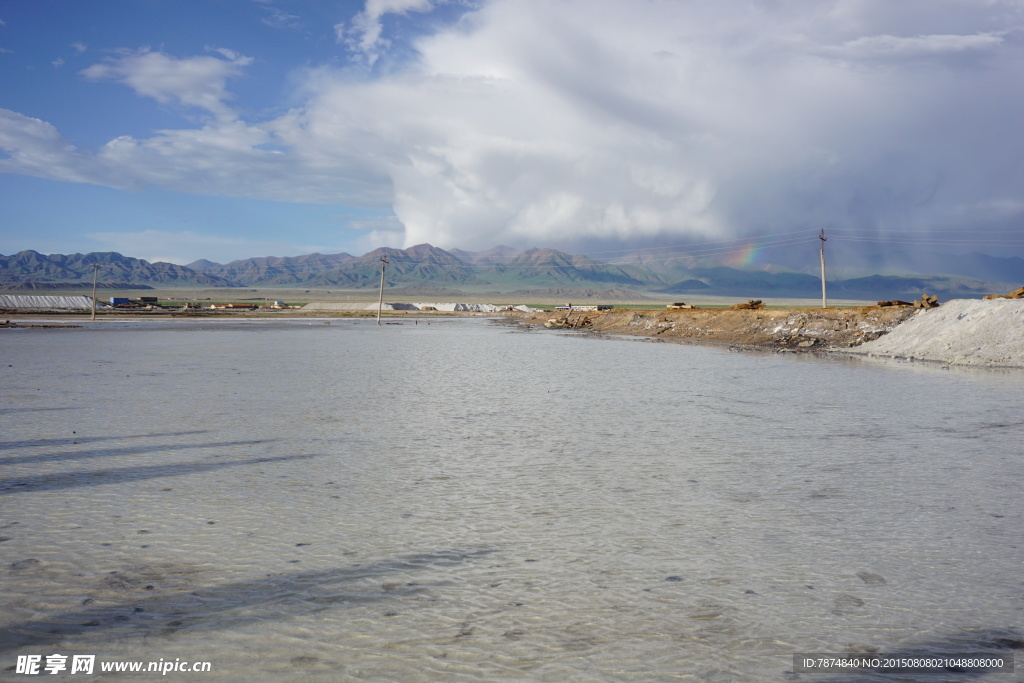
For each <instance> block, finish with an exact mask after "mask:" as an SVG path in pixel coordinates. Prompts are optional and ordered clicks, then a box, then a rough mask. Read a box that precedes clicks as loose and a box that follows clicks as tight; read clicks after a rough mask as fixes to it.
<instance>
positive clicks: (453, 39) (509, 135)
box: [0, 0, 1024, 263]
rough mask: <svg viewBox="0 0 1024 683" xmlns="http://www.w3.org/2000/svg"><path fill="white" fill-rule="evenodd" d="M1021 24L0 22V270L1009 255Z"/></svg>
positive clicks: (837, 16)
mask: <svg viewBox="0 0 1024 683" xmlns="http://www.w3.org/2000/svg"><path fill="white" fill-rule="evenodd" d="M1022 29H1024V2H1022V1H1021V0H992V1H990V2H984V3H979V2H977V1H976V0H901V1H900V2H892V1H891V0H748V1H746V2H743V3H723V2H720V0H558V1H557V2H552V1H551V0H366V1H365V2H361V1H360V2H357V1H344V2H325V1H322V0H321V1H315V2H314V1H308V0H103V1H102V2H81V1H73V0H32V1H31V2H15V1H12V0H7V1H6V2H0V202H2V205H3V207H4V210H3V212H2V216H0V253H5V254H10V253H14V252H16V251H19V250H22V249H36V250H38V251H43V252H47V253H71V252H76V251H77V252H87V251H119V252H121V253H124V254H126V255H130V256H136V257H139V258H146V259H148V260H168V261H172V262H177V263H188V262H190V261H192V260H195V259H199V258H207V259H210V260H214V261H220V262H225V261H229V260H232V259H236V258H246V257H251V256H269V255H277V256H287V255H298V254H304V253H310V252H313V251H320V252H324V253H333V252H339V251H347V252H349V253H353V254H361V253H364V252H366V251H369V250H370V249H373V248H375V247H377V246H383V245H387V246H399V247H400V246H411V245H413V244H418V243H422V242H430V243H431V244H435V245H437V246H441V247H446V248H451V247H459V248H463V249H486V248H489V247H492V246H496V245H498V244H510V245H513V246H518V247H528V246H553V247H557V248H563V249H567V250H572V251H608V250H613V249H620V248H627V247H631V246H644V247H653V246H657V245H660V244H664V245H669V244H672V245H676V244H685V243H701V242H710V241H714V240H737V239H753V238H756V237H758V236H765V235H768V236H770V235H778V234H780V233H789V232H790V231H801V230H804V231H808V234H810V232H811V231H817V230H818V229H819V228H822V227H824V228H826V229H827V230H830V231H832V232H831V234H833V235H834V236H835V239H836V240H837V241H842V239H843V238H844V236H845V237H849V238H850V240H849V244H851V245H853V244H856V243H857V242H856V240H855V239H854V238H857V239H861V240H864V239H867V240H869V241H868V242H862V243H863V244H865V245H870V247H871V249H872V250H873V252H877V251H878V250H879V249H880V248H882V247H884V246H885V240H886V239H894V238H895V239H903V238H907V237H908V236H909V237H913V238H914V239H915V240H917V241H918V242H919V243H920V244H919V245H918V246H915V247H913V248H914V249H918V248H922V249H923V248H934V249H939V250H943V251H952V252H957V251H962V252H967V251H972V250H980V251H985V252H988V253H992V254H995V255H1008V254H1015V255H1019V254H1021V253H1024V252H1022V247H1024V168H1022V162H1021V160H1022V159H1024V135H1022V134H1021V125H1022V124H1021V121H1024V88H1021V76H1022V74H1024V31H1022ZM865 248H867V247H865ZM767 251H770V250H766V252H765V253H767ZM883 251H884V250H883Z"/></svg>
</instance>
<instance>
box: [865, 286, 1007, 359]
mask: <svg viewBox="0 0 1024 683" xmlns="http://www.w3.org/2000/svg"><path fill="white" fill-rule="evenodd" d="M848 351H849V352H850V353H860V354H867V355H872V356H888V357H900V358H914V359H918V360H930V361H938V362H942V363H949V364H951V365H988V366H1001V367H1024V299H982V300H976V299H955V300H953V301H949V302H947V303H944V304H942V305H941V306H939V307H938V308H931V309H922V310H921V311H919V312H918V313H917V315H915V316H914V317H912V318H910V319H909V320H907V321H906V322H904V323H902V324H900V325H899V326H898V327H896V329H894V330H893V331H892V332H890V333H889V334H887V335H885V336H883V337H880V338H878V339H876V340H875V341H871V342H867V343H865V344H861V345H860V346H858V347H855V348H852V349H848Z"/></svg>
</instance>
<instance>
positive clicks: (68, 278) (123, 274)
mask: <svg viewBox="0 0 1024 683" xmlns="http://www.w3.org/2000/svg"><path fill="white" fill-rule="evenodd" d="M93 264H99V266H100V268H99V271H98V273H97V274H98V275H99V276H100V277H102V278H103V280H104V281H107V282H110V281H117V282H121V283H130V284H139V285H161V286H165V287H166V286H172V287H173V286H181V285H201V286H204V287H231V286H233V285H234V283H233V282H230V281H228V280H226V279H224V278H221V277H217V276H215V275H207V274H205V273H198V272H196V271H194V270H192V269H191V268H188V267H186V266H179V265H177V264H174V263H165V262H163V261H158V262H156V263H150V262H149V261H145V260H143V259H137V258H132V257H130V256H122V255H121V254H118V253H117V252H116V251H96V252H90V253H88V254H67V255H65V254H40V253H39V252H37V251H32V250H26V251H20V252H18V253H17V254H14V255H12V256H3V255H0V284H19V283H30V282H36V283H39V284H42V283H47V282H67V283H75V282H90V283H91V282H92V280H93V273H94V269H93Z"/></svg>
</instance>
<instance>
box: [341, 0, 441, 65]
mask: <svg viewBox="0 0 1024 683" xmlns="http://www.w3.org/2000/svg"><path fill="white" fill-rule="evenodd" d="M432 9H434V4H433V2H432V1H431V0H366V6H365V7H364V8H363V11H362V12H360V13H359V14H357V15H356V16H355V17H353V18H352V20H351V21H349V22H348V23H347V24H346V23H345V22H342V23H340V24H337V25H335V27H334V30H335V33H336V35H337V37H338V42H342V41H344V42H347V43H348V44H349V46H350V47H351V48H352V49H354V50H358V51H359V52H361V53H363V55H364V56H365V57H366V59H367V61H368V62H369V63H370V64H373V63H374V62H376V61H377V59H378V57H379V56H380V50H381V49H382V48H384V47H387V45H388V44H389V42H388V41H387V40H386V39H384V38H382V37H381V34H382V33H383V31H384V25H383V23H382V18H383V17H384V15H386V14H408V13H409V12H429V11H430V10H432Z"/></svg>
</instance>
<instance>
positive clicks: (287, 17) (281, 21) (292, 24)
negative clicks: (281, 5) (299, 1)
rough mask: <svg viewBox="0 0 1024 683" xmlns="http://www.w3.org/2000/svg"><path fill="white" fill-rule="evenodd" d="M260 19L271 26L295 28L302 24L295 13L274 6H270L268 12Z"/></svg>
mask: <svg viewBox="0 0 1024 683" xmlns="http://www.w3.org/2000/svg"><path fill="white" fill-rule="evenodd" d="M261 21H262V22H263V23H264V24H266V25H267V26H270V27H272V28H287V29H297V28H301V26H302V22H301V20H300V19H299V17H298V16H297V15H295V14H288V13H287V12H285V11H283V10H280V9H277V8H276V7H273V8H271V9H270V14H268V15H267V16H266V17H264V18H263V19H261Z"/></svg>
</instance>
